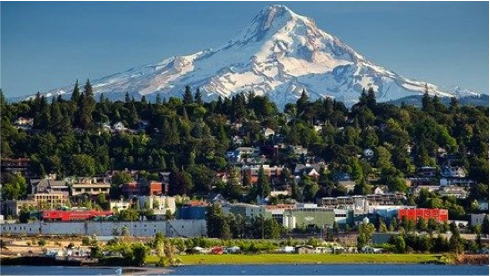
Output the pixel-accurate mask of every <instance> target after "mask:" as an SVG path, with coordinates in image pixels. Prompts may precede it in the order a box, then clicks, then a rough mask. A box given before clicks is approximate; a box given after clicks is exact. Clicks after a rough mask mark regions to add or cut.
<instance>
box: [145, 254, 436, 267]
mask: <svg viewBox="0 0 490 276" xmlns="http://www.w3.org/2000/svg"><path fill="white" fill-rule="evenodd" d="M178 258H179V259H181V260H182V262H183V263H184V265H195V264H204V265H209V264H308V263H312V264H315V263H330V264H342V263H371V264H375V263H426V262H435V261H437V260H439V257H438V256H437V255H433V254H302V255H299V254H257V255H242V254H226V255H211V254H209V255H182V256H178ZM157 261H158V257H156V256H150V257H148V258H147V259H146V263H147V264H150V263H156V262H157Z"/></svg>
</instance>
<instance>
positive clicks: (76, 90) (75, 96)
mask: <svg viewBox="0 0 490 276" xmlns="http://www.w3.org/2000/svg"><path fill="white" fill-rule="evenodd" d="M70 99H71V101H72V102H74V103H78V100H79V99H80V89H79V88H78V80H76V82H75V87H73V93H72V94H71V98H70Z"/></svg>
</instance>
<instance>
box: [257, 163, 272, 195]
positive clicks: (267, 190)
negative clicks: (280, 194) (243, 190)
mask: <svg viewBox="0 0 490 276" xmlns="http://www.w3.org/2000/svg"><path fill="white" fill-rule="evenodd" d="M257 191H258V195H259V196H260V197H261V198H266V197H268V196H269V195H270V194H271V186H270V183H269V179H268V177H267V176H266V175H265V170H264V166H260V169H259V176H258V179H257Z"/></svg>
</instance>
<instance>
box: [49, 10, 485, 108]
mask: <svg viewBox="0 0 490 276" xmlns="http://www.w3.org/2000/svg"><path fill="white" fill-rule="evenodd" d="M92 84H93V89H94V92H95V93H104V95H105V96H106V97H109V98H112V99H115V98H116V99H122V98H123V97H124V95H125V93H129V94H131V95H133V96H135V98H138V96H141V95H146V97H147V99H152V98H154V97H155V96H156V94H157V93H159V94H160V95H161V96H162V97H166V98H169V97H170V96H179V97H180V96H181V95H182V94H183V91H184V87H185V86H186V85H190V86H191V87H192V88H193V89H196V88H200V90H201V92H202V93H203V95H204V99H206V100H209V99H215V98H217V97H218V96H222V97H228V96H231V95H233V94H234V93H239V92H248V91H251V90H253V91H254V92H255V93H256V94H258V95H261V94H264V95H268V97H269V98H270V99H271V100H273V101H274V102H276V104H278V106H283V105H285V104H286V103H288V102H294V101H296V99H297V98H298V97H299V96H300V95H301V92H302V91H303V89H304V90H306V91H307V93H308V95H309V97H310V99H316V98H319V97H333V98H335V99H337V100H340V101H344V102H346V103H347V104H349V103H350V104H352V103H354V102H356V101H357V100H358V98H359V95H360V93H361V91H362V89H363V88H366V89H367V88H369V87H373V88H374V90H375V91H376V92H377V99H378V100H379V101H388V100H393V99H398V98H401V97H405V96H409V95H413V94H422V93H424V92H425V90H426V82H421V81H414V80H409V79H406V78H404V77H402V76H400V75H398V74H396V73H394V72H392V71H389V70H387V69H385V68H383V67H381V66H378V65H376V64H374V63H372V62H370V61H368V60H367V59H366V58H364V57H363V56H361V55H360V54H358V53H356V52H355V51H354V50H353V49H352V48H350V47H349V46H347V45H346V44H344V43H343V42H342V41H341V40H340V39H338V38H336V37H334V36H332V35H330V34H328V33H326V32H324V31H322V30H320V29H318V28H317V26H316V25H315V23H314V22H313V21H312V20H311V19H309V18H307V17H304V16H300V15H297V14H295V13H294V12H292V11H291V10H290V9H288V8H287V7H285V6H282V5H271V6H268V7H266V8H264V9H263V10H262V11H261V12H260V13H259V14H258V15H257V16H256V17H255V18H254V19H253V21H252V23H251V24H250V26H249V27H248V28H246V29H244V30H243V31H241V32H240V33H239V34H238V35H237V36H236V37H235V38H234V39H232V40H230V41H229V42H228V43H227V44H226V45H224V46H222V47H219V48H217V49H208V50H204V51H201V52H198V53H195V54H192V55H187V56H174V57H171V58H167V59H165V60H163V61H161V62H158V63H154V64H149V65H145V66H140V67H136V68H133V69H130V70H128V71H126V72H122V73H117V74H114V75H111V76H107V77H103V78H100V79H98V80H92ZM427 88H428V91H429V93H430V94H438V95H440V96H458V97H460V96H467V95H475V94H477V93H474V92H471V91H467V90H464V89H461V88H457V89H456V90H455V91H454V92H445V91H442V90H441V89H439V88H438V87H437V86H436V85H434V84H430V83H428V84H427ZM72 89H73V86H66V87H63V88H59V89H54V90H52V91H50V92H48V93H46V95H50V96H54V95H59V94H64V95H67V94H69V93H71V90H72Z"/></svg>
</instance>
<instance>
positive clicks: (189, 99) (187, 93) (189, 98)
mask: <svg viewBox="0 0 490 276" xmlns="http://www.w3.org/2000/svg"><path fill="white" fill-rule="evenodd" d="M182 98H183V101H184V104H192V103H193V102H194V97H193V96H192V91H191V87H190V86H189V85H186V86H185V92H184V95H182Z"/></svg>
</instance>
